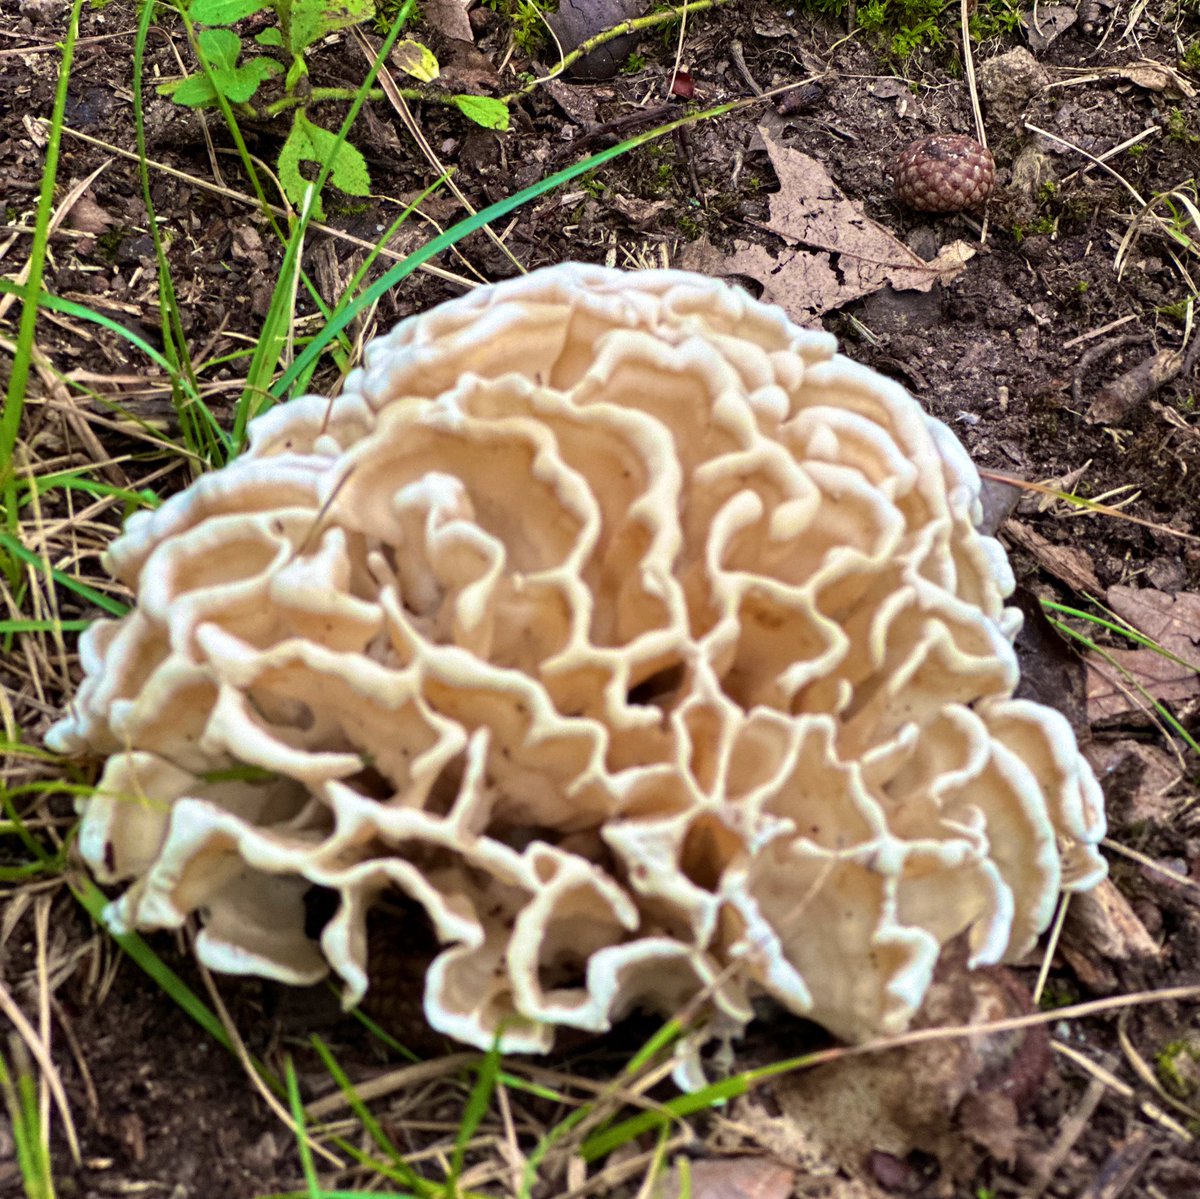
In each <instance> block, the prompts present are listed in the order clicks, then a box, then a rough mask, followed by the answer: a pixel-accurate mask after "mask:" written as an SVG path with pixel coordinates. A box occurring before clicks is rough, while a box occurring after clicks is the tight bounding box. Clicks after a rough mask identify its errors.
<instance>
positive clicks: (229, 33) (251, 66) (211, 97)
mask: <svg viewBox="0 0 1200 1199" xmlns="http://www.w3.org/2000/svg"><path fill="white" fill-rule="evenodd" d="M197 41H198V42H199V43H200V50H201V52H202V53H203V55H204V57H205V58H206V59H207V60H208V66H209V69H210V70H211V71H212V79H211V80H210V79H209V77H208V76H207V75H202V74H197V75H189V76H188V77H187V78H186V79H181V80H179V81H178V82H177V83H164V84H161V85H160V86H159V88H158V91H159V93H160V94H161V95H164V96H170V97H171V99H172V100H174V101H175V103H176V104H186V105H187V107H188V108H203V107H204V106H205V105H208V104H214V103H216V99H217V94H216V91H215V90H214V85H215V86H216V88H217V89H219V90H220V92H221V94H222V95H223V96H224V97H225V98H226V99H227V100H228V101H229V102H230V103H231V104H245V103H246V101H247V100H249V99H250V97H251V96H253V95H254V93H255V92H256V91H258V88H259V85H260V84H261V83H262V82H263V80H264V79H269V78H270V77H271V76H272V75H277V74H278V73H279V71H280V69H281V68H280V66H279V64H278V63H277V62H276V61H275V60H274V59H273V58H252V59H250V60H249V61H248V62H245V63H243V64H242V65H241V66H240V67H239V66H238V65H237V60H238V58H239V56H240V55H241V53H242V39H241V38H240V37H238V35H237V34H236V33H234V32H233V30H232V29H205V30H202V31H201V33H200V35H199V37H198V38H197Z"/></svg>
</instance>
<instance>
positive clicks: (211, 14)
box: [188, 0, 268, 25]
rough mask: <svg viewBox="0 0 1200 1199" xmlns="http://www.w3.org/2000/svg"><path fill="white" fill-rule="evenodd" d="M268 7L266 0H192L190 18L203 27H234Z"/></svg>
mask: <svg viewBox="0 0 1200 1199" xmlns="http://www.w3.org/2000/svg"><path fill="white" fill-rule="evenodd" d="M267 7H268V5H267V3H266V0H192V5H191V7H190V8H189V9H188V16H189V17H191V18H192V20H193V21H199V22H200V24H201V25H232V24H233V23H234V21H240V20H241V19H242V18H243V17H248V16H250V15H251V14H253V13H256V12H258V11H259V10H260V9H264V8H267Z"/></svg>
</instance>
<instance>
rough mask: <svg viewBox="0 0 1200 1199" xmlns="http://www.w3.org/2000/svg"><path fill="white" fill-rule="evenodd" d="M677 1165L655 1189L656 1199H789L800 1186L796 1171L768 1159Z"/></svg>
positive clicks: (737, 1158) (734, 1158) (738, 1159)
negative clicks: (685, 1180)
mask: <svg viewBox="0 0 1200 1199" xmlns="http://www.w3.org/2000/svg"><path fill="white" fill-rule="evenodd" d="M685 1168H686V1171H687V1176H688V1187H687V1188H686V1189H685V1187H684V1185H683V1170H681V1169H680V1167H679V1165H674V1166H672V1167H671V1169H670V1170H668V1171H667V1173H666V1174H665V1175H664V1176H663V1178H662V1179H661V1181H660V1182H659V1183H658V1185H657V1186H655V1188H654V1191H653V1194H654V1199H679V1197H680V1196H681V1195H684V1194H687V1195H690V1196H691V1199H788V1196H789V1195H790V1194H791V1193H792V1188H793V1187H794V1186H795V1184H796V1171H795V1170H789V1169H788V1168H787V1167H786V1166H781V1165H780V1164H779V1163H778V1162H774V1161H772V1160H771V1159H770V1158H767V1157H725V1158H720V1157H718V1158H709V1159H707V1160H701V1161H692V1162H688V1164H687V1166H686V1167H685Z"/></svg>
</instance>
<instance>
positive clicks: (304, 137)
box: [279, 109, 371, 221]
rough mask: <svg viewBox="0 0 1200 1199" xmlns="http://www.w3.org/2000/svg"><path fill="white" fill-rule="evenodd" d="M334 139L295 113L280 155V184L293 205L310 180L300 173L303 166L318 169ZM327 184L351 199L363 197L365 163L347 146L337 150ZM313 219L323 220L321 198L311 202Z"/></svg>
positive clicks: (367, 187) (368, 187)
mask: <svg viewBox="0 0 1200 1199" xmlns="http://www.w3.org/2000/svg"><path fill="white" fill-rule="evenodd" d="M335 146H337V137H336V136H335V135H334V134H332V133H330V132H329V130H328V129H322V128H321V126H320V125H314V124H313V123H312V122H311V121H310V120H309V119H308V118H307V117H306V116H305V115H304V113H303V112H302V111H300V110H299V109H297V110H296V116H295V118H294V120H293V121H292V131H291V133H289V134H288V137H287V141H286V142H284V143H283V149H282V150H280V152H279V181H280V182H281V183H282V184H283V190H284V191H285V192H286V193H287V197H288V199H289V200H291V201H292V203H293V204H297V205H298V204H301V203H302V202H303V200H304V190H305V188H306V187H308V184H309V180H307V179H305V177H304V176H303V174H301V172H300V164H301V163H302V162H313V163H316V164H317V166H318V167H319V166H320V165H321V164H322V163H324V162H325V160H326V159H327V158H328V157H329V156H330V155H331V154H333V152H334V147H335ZM329 181H330V183H332V184H333V185H334V186H335V187H337V188H338V189H339V190H341V191H344V192H346V193H347V194H349V195H352V196H366V195H369V194H370V191H371V176H370V173H369V172H368V171H367V161H366V159H365V158H363V156H362V155H361V154H360V153H359V152H358V151H357V150H356V149H355V148H354V147H353V146H352V145H350V144H349V143H348V142H342V144H341V145H340V146H337V155H336V157H334V158H333V161H332V162H331V164H330V168H329ZM312 211H313V216H314V217H315V218H316V219H317V220H318V221H323V220H324V219H325V211H324V209H323V207H322V206H321V197H320V196H316V197H314V199H313V206H312Z"/></svg>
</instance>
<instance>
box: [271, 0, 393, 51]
mask: <svg viewBox="0 0 1200 1199" xmlns="http://www.w3.org/2000/svg"><path fill="white" fill-rule="evenodd" d="M374 15H375V6H374V5H373V4H372V3H371V0H294V2H293V4H292V24H291V31H290V32H291V38H290V43H291V44H290V45H289V47H288V49H290V50H291V52H292V53H293V54H303V53H304V51H305V50H307V49H308V47H309V46H311V45H312V44H313V42H318V41H320V40H321V38H323V37H324V36H325V35H326V34H328V33H333V32H335V31H336V30H338V29H348V28H349V27H350V26H351V25H360V24H362V22H363V21H369V20H370V19H371V18H372V17H373V16H374Z"/></svg>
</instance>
